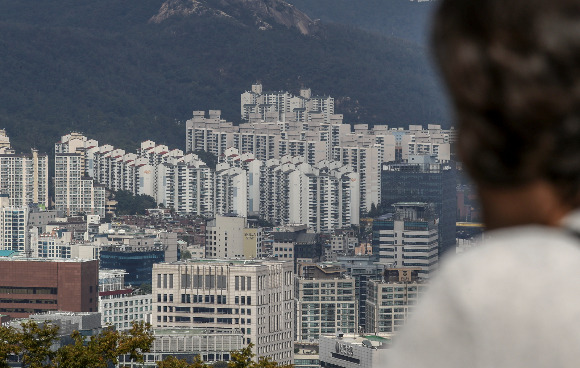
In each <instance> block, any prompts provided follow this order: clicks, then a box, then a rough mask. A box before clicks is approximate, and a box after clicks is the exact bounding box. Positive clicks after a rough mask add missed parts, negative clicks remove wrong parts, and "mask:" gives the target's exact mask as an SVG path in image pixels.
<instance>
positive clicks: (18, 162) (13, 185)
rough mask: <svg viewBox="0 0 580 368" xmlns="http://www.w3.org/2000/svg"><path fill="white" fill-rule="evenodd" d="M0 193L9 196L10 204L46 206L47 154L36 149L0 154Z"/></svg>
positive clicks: (16, 205) (17, 205)
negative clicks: (27, 151) (28, 151)
mask: <svg viewBox="0 0 580 368" xmlns="http://www.w3.org/2000/svg"><path fill="white" fill-rule="evenodd" d="M0 194H7V195H8V196H9V204H10V205H11V206H15V207H22V206H27V205H29V204H30V203H38V204H40V205H43V206H48V204H49V203H48V156H47V155H41V154H39V153H38V151H36V150H32V152H31V154H19V155H17V154H14V153H4V154H0Z"/></svg>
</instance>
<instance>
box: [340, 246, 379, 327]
mask: <svg viewBox="0 0 580 368" xmlns="http://www.w3.org/2000/svg"><path fill="white" fill-rule="evenodd" d="M376 260H377V257H375V256H373V255H363V256H338V257H337V260H336V264H339V265H340V266H341V267H342V268H344V269H346V273H347V274H349V275H350V277H352V278H353V279H354V280H355V289H354V290H355V296H356V300H358V303H359V308H358V325H359V330H362V331H367V330H366V300H367V290H368V287H367V285H368V282H369V281H370V280H380V279H382V276H383V271H384V269H385V266H384V265H383V264H380V263H376ZM367 332H368V331H367Z"/></svg>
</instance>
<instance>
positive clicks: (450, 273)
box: [438, 226, 580, 288]
mask: <svg viewBox="0 0 580 368" xmlns="http://www.w3.org/2000/svg"><path fill="white" fill-rule="evenodd" d="M485 237H486V240H484V241H483V242H482V244H481V245H480V246H478V247H475V248H473V249H471V250H468V251H466V252H465V253H463V254H458V255H453V256H451V257H448V258H446V259H443V261H442V266H441V269H440V270H439V273H440V275H438V276H439V278H442V279H445V281H444V282H445V283H450V282H458V281H459V283H461V284H463V285H466V286H468V287H469V288H475V287H484V286H485V284H492V285H493V284H500V283H501V284H505V283H506V282H508V283H510V282H515V280H514V279H516V278H517V279H520V280H525V281H524V282H528V283H530V282H531V281H533V280H544V281H546V280H549V279H550V278H552V279H554V278H561V277H562V276H570V275H576V274H577V275H579V279H580V237H578V236H576V235H574V233H572V232H571V231H568V230H564V229H558V228H551V227H544V226H522V227H516V228H510V229H504V230H497V231H492V232H489V233H488V234H486V235H485ZM548 270H549V272H547V271H548ZM543 271H546V272H543Z"/></svg>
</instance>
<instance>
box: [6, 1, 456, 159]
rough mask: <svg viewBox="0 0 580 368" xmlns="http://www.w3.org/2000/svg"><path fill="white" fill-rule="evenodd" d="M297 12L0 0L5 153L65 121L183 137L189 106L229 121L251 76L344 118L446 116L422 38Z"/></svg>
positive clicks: (105, 132) (163, 138) (90, 131)
mask: <svg viewBox="0 0 580 368" xmlns="http://www.w3.org/2000/svg"><path fill="white" fill-rule="evenodd" d="M311 18H313V17H312V16H309V15H306V14H303V13H301V12H300V11H299V10H298V9H295V8H293V7H291V6H290V7H288V5H287V4H285V3H284V2H282V1H280V0H168V1H167V2H164V1H163V0H91V1H88V0H52V1H41V0H27V1H22V0H0V128H1V127H5V128H6V129H7V132H8V134H9V135H10V137H11V140H12V142H13V145H14V146H15V147H16V149H17V150H19V151H20V150H22V151H27V150H28V149H29V147H30V146H36V147H37V148H39V149H41V150H42V151H47V152H50V151H51V149H52V145H53V143H54V141H55V140H57V139H58V137H59V136H60V135H62V134H66V133H68V132H70V131H73V130H75V131H81V132H83V133H85V134H87V135H89V136H91V137H95V138H97V139H99V140H101V141H103V142H107V143H111V144H114V145H117V146H120V147H125V148H133V147H135V146H136V144H137V143H138V142H140V141H141V140H144V139H154V140H156V141H158V142H160V143H161V142H163V143H167V144H170V145H172V146H174V147H179V148H183V146H184V140H185V138H184V130H185V127H184V122H185V120H187V119H188V118H190V116H191V112H192V111H193V110H208V109H221V110H222V112H223V113H222V115H223V116H224V117H225V118H226V119H228V120H230V121H234V122H238V121H239V119H240V118H239V103H240V97H239V95H240V93H242V92H243V91H245V90H247V89H249V88H250V85H251V84H252V83H254V82H256V81H258V80H259V81H261V82H262V83H263V85H264V88H266V89H281V90H290V91H292V92H295V93H296V92H297V91H298V89H299V88H300V87H301V86H306V87H310V88H312V90H313V92H314V93H319V94H329V95H331V96H333V97H335V99H336V110H337V112H339V113H344V115H345V121H346V122H351V123H355V122H368V123H388V124H389V125H392V126H404V125H407V124H409V123H429V122H440V123H443V124H444V125H445V124H447V123H448V117H447V114H446V110H445V108H444V106H443V99H442V97H441V93H440V91H439V89H438V88H437V86H436V83H435V80H434V78H433V74H432V72H431V70H430V69H429V67H428V64H427V62H426V58H425V54H424V50H423V49H422V48H420V47H417V46H416V45H414V44H413V43H412V42H408V41H404V40H400V39H396V38H386V37H380V36H377V35H375V34H370V33H366V32H363V31H360V30H357V29H355V28H353V27H349V26H342V25H337V24H325V23H324V22H318V23H317V22H312V21H311Z"/></svg>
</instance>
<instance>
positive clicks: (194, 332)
mask: <svg viewBox="0 0 580 368" xmlns="http://www.w3.org/2000/svg"><path fill="white" fill-rule="evenodd" d="M208 334H215V335H234V334H239V335H240V336H242V335H243V334H242V332H241V330H239V329H234V328H154V329H153V335H157V336H159V335H162V336H168V335H173V336H184V335H190V336H206V335H208Z"/></svg>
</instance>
